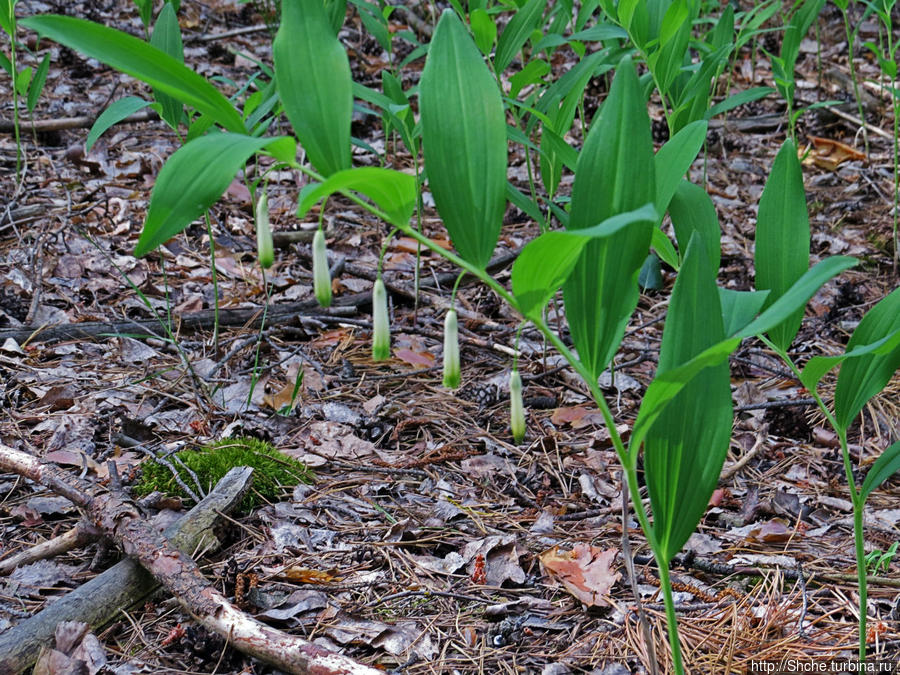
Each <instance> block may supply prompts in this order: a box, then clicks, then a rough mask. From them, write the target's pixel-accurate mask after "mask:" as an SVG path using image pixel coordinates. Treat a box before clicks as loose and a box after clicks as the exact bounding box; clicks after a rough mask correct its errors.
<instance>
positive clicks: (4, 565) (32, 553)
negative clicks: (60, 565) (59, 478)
mask: <svg viewBox="0 0 900 675" xmlns="http://www.w3.org/2000/svg"><path fill="white" fill-rule="evenodd" d="M99 534H100V533H99V532H98V531H97V529H96V528H95V527H94V526H92V525H91V524H90V523H86V522H85V521H83V520H79V521H78V522H77V523H76V524H75V527H73V528H72V529H71V530H69V531H68V532H65V533H63V534H61V535H59V536H58V537H53V539H48V540H47V541H43V542H41V543H40V544H37V545H35V546H32V547H31V548H29V549H27V550H25V551H22V552H21V553H16V554H15V555H13V556H10V557H9V558H7V559H6V560H0V575H6V574H9V573H10V572H12V571H13V570H14V569H16V568H17V567H21V566H22V565H30V564H31V563H33V562H37V561H38V560H46V559H47V558H53V557H55V556H58V555H61V554H63V553H65V552H67V551H71V550H72V549H75V548H79V547H80V546H84V545H85V544H89V543H91V542H92V541H96V539H97V538H98V537H99Z"/></svg>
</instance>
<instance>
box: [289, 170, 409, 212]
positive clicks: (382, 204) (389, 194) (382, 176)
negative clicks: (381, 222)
mask: <svg viewBox="0 0 900 675" xmlns="http://www.w3.org/2000/svg"><path fill="white" fill-rule="evenodd" d="M345 190H354V191H356V192H361V193H362V194H364V195H365V196H366V197H368V198H369V199H371V200H372V201H373V202H374V203H375V205H376V206H378V208H379V209H381V210H382V211H384V213H385V214H386V215H387V216H388V218H389V219H390V222H391V224H392V225H398V226H405V225H408V224H409V218H410V216H411V215H412V212H413V209H414V208H415V206H416V178H415V176H411V175H409V174H406V173H401V172H399V171H394V170H392V169H381V168H378V167H360V168H357V169H347V170H345V171H338V172H337V173H335V174H332V175H331V176H329V177H328V178H327V179H326V180H325V181H324V182H322V183H312V184H310V185H307V186H306V187H304V188H303V190H302V191H301V192H300V204H299V206H298V207H297V217H298V218H302V217H303V216H305V215H306V213H307V212H308V211H309V210H310V209H311V208H312V207H313V206H315V205H316V203H318V202H319V200H321V199H324V198H326V197H328V196H329V195H331V194H333V193H335V192H343V191H345Z"/></svg>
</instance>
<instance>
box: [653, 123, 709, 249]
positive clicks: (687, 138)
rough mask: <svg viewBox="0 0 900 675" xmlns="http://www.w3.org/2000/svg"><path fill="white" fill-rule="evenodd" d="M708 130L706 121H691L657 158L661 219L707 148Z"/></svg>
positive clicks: (685, 244) (657, 205) (657, 208)
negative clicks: (705, 147)
mask: <svg viewBox="0 0 900 675" xmlns="http://www.w3.org/2000/svg"><path fill="white" fill-rule="evenodd" d="M706 127H707V123H706V122H705V121H703V120H697V121H696V122H691V123H690V124H688V125H687V126H686V127H684V128H683V129H682V130H681V131H679V132H678V133H677V134H675V135H674V136H672V138H670V139H669V141H668V142H667V143H666V144H665V145H663V146H662V147H661V148H660V149H659V151H658V152H657V153H656V155H655V156H654V158H653V164H654V166H655V167H656V210H657V212H658V213H659V217H660V220H661V219H662V217H663V216H664V215H665V213H666V211H667V210H668V208H669V202H670V201H671V200H672V195H674V194H675V191H676V190H677V189H678V186H679V185H680V184H681V181H682V179H683V178H684V175H685V174H686V173H687V172H688V169H690V168H691V164H693V163H694V160H695V159H697V153H698V152H700V148H702V147H703V141H704V140H705V139H706ZM713 212H714V213H715V211H713ZM716 227H718V225H717V226H716ZM689 240H690V237H688V238H687V239H685V240H684V246H687V242H688V241H689ZM682 250H684V249H683V248H682Z"/></svg>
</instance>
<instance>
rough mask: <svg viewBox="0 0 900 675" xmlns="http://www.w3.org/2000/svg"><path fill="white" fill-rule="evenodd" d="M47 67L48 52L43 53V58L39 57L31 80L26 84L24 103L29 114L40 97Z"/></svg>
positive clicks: (45, 79) (48, 65)
mask: <svg viewBox="0 0 900 675" xmlns="http://www.w3.org/2000/svg"><path fill="white" fill-rule="evenodd" d="M49 68H50V54H44V58H43V59H41V63H40V64H39V65H38V67H37V69H36V70H35V71H34V77H32V78H31V82H30V83H29V84H28V97H27V99H26V102H25V104H26V107H27V108H28V112H29V114H30V113H33V112H34V107H35V106H36V105H37V102H38V99H39V98H40V97H41V92H42V91H43V90H44V82H46V81H47V70H48V69H49Z"/></svg>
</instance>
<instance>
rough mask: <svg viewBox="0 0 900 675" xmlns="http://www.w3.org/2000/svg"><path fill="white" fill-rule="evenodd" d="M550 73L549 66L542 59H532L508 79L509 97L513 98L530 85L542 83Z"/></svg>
mask: <svg viewBox="0 0 900 675" xmlns="http://www.w3.org/2000/svg"><path fill="white" fill-rule="evenodd" d="M549 72H550V64H549V63H547V62H546V61H544V60H543V59H532V60H531V61H529V62H528V63H527V64H526V65H525V67H524V68H522V70H520V71H519V72H518V73H516V74H515V75H513V76H512V77H511V78H509V96H510V98H515V97H516V96H518V95H519V92H520V91H522V90H523V89H524V88H525V87H527V86H528V85H530V84H537V83H538V82H542V81H543V79H544V76H545V75H546V74H547V73H549Z"/></svg>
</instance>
